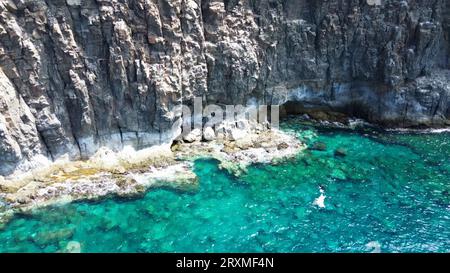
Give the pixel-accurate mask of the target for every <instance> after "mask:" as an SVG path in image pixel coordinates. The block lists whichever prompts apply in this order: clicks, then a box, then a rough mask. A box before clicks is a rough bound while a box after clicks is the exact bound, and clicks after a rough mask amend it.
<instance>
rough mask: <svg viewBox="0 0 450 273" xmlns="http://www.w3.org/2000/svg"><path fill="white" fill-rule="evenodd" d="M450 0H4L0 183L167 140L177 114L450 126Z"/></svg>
mask: <svg viewBox="0 0 450 273" xmlns="http://www.w3.org/2000/svg"><path fill="white" fill-rule="evenodd" d="M449 36H450V1H448V0H405V1H395V0H222V1H217V0H108V1H107V0H0V94H1V96H0V174H8V173H11V172H12V171H13V170H15V169H17V168H22V169H26V168H29V167H32V166H33V164H36V163H37V161H40V160H43V159H45V158H48V159H56V158H59V157H60V156H62V155H68V156H69V157H70V158H79V157H88V156H90V155H91V154H92V153H94V152H95V151H96V150H97V149H98V147H100V146H109V147H111V148H114V149H120V148H121V147H123V145H128V144H130V145H133V146H135V147H137V148H142V147H146V146H151V145H155V144H160V143H169V142H170V141H171V140H172V139H173V138H175V137H176V136H177V135H178V134H179V133H180V122H181V119H180V116H179V115H178V114H177V113H176V112H175V111H174V109H175V107H176V106H177V105H180V104H181V103H187V104H189V102H190V101H191V100H192V99H193V98H194V97H195V96H201V97H203V98H204V99H205V100H206V101H208V102H213V103H220V104H245V103H247V102H248V101H257V102H259V103H265V104H282V103H285V102H288V101H296V102H299V103H301V104H302V106H306V107H308V106H311V107H314V106H320V107H323V106H326V107H330V108H331V109H335V110H339V111H343V112H346V113H347V114H349V115H354V116H359V117H364V118H367V119H369V120H370V121H373V122H378V123H381V124H387V125H398V126H410V125H420V124H425V125H445V124H448V123H449V118H450V86H449V85H450V80H449V78H450V72H449V71H448V70H446V69H449V68H450V65H449V52H450V43H449Z"/></svg>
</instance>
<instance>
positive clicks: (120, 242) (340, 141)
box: [0, 119, 450, 252]
mask: <svg viewBox="0 0 450 273" xmlns="http://www.w3.org/2000/svg"><path fill="white" fill-rule="evenodd" d="M283 128H284V129H285V130H288V131H292V132H293V133H296V134H297V135H298V137H299V138H300V139H301V140H303V141H305V142H306V143H308V144H309V145H310V146H313V143H315V142H323V143H324V144H325V145H326V150H325V151H316V150H314V151H311V150H308V151H305V152H302V153H301V154H299V155H298V156H297V157H296V158H295V159H290V160H286V161H285V162H283V163H280V164H277V165H257V166H253V167H251V168H249V171H248V173H247V174H245V175H243V176H241V177H240V178H235V177H233V176H230V175H228V174H227V173H226V172H225V171H222V170H220V169H219V168H218V165H217V162H216V161H213V160H198V161H197V162H196V164H195V172H196V173H197V175H198V176H199V178H200V187H199V190H198V191H197V192H194V193H193V192H176V191H171V190H167V189H156V190H151V191H150V192H148V193H147V194H146V195H145V196H144V197H140V198H136V199H131V200H123V199H122V200H118V199H107V200H104V201H101V202H97V203H92V202H77V203H72V204H68V205H63V206H58V207H51V208H46V209H39V210H37V211H35V212H34V213H32V214H28V215H17V216H16V217H15V218H14V219H13V220H12V221H11V222H9V223H8V224H7V225H6V227H5V228H4V229H3V230H0V252H58V251H67V245H68V243H69V242H70V244H69V248H71V247H72V250H73V246H76V247H75V249H77V246H78V244H77V243H74V241H75V242H78V243H79V244H80V245H81V251H82V252H370V251H373V250H377V248H378V247H380V250H381V251H382V252H449V251H450V134H449V133H440V134H417V133H416V134H408V133H394V132H389V133H388V132H379V131H375V130H372V129H365V130H360V131H351V130H336V129H325V128H319V127H314V126H307V125H302V124H300V123H299V122H298V121H297V120H296V119H291V120H288V121H286V122H285V123H283ZM319 146H320V147H321V149H322V150H323V149H324V148H325V147H324V145H323V144H321V145H319ZM316 147H317V145H316ZM336 150H339V153H338V155H335V151H336ZM343 154H346V156H344V155H343ZM320 188H321V189H322V190H323V193H322V194H323V196H325V200H324V203H323V205H324V206H325V207H324V208H321V207H320V206H318V204H320V202H315V200H316V199H317V198H318V197H319V196H320V195H321V192H320ZM323 196H322V198H323Z"/></svg>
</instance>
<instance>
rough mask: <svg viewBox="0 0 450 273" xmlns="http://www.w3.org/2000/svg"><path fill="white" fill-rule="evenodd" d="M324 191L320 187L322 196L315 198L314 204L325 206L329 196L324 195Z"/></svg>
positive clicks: (320, 206)
mask: <svg viewBox="0 0 450 273" xmlns="http://www.w3.org/2000/svg"><path fill="white" fill-rule="evenodd" d="M324 193H325V191H324V190H323V189H322V188H320V196H319V197H317V198H316V199H315V200H314V202H313V205H316V206H318V207H319V208H325V198H327V196H326V195H324Z"/></svg>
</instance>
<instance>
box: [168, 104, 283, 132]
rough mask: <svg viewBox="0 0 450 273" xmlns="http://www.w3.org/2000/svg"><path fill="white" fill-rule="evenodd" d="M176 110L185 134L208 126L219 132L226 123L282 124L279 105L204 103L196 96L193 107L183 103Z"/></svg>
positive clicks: (268, 125) (270, 127)
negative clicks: (180, 117)
mask: <svg viewBox="0 0 450 273" xmlns="http://www.w3.org/2000/svg"><path fill="white" fill-rule="evenodd" d="M175 112H176V115H177V116H182V120H183V124H182V130H183V135H186V134H189V133H190V132H191V131H192V130H195V129H198V130H200V131H203V130H204V129H205V128H208V127H209V128H212V129H213V130H214V131H215V133H216V134H217V133H220V132H221V131H222V130H224V125H230V127H234V126H235V127H239V123H245V124H249V125H250V126H255V125H260V126H263V127H265V128H269V129H278V128H279V124H280V106H279V105H265V104H257V103H252V104H250V105H245V106H244V105H217V104H206V105H203V100H202V98H200V97H196V98H194V99H193V103H192V104H191V107H189V106H187V105H184V104H182V105H179V106H178V107H176V109H175Z"/></svg>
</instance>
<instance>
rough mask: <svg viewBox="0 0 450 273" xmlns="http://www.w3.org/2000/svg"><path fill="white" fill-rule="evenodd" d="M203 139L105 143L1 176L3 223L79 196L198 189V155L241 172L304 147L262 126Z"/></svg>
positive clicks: (232, 171)
mask: <svg viewBox="0 0 450 273" xmlns="http://www.w3.org/2000/svg"><path fill="white" fill-rule="evenodd" d="M235 130H237V129H235ZM200 140H201V139H197V140H195V141H192V142H189V143H188V142H183V141H180V142H177V144H176V145H174V146H172V147H171V146H170V145H161V146H154V147H151V148H147V149H143V150H139V151H135V150H134V149H133V148H132V147H131V146H129V147H127V148H126V149H124V150H122V151H121V152H113V151H111V150H110V149H108V148H102V149H100V150H99V151H98V152H97V153H96V154H95V155H94V156H92V157H91V158H90V159H89V160H86V161H65V162H55V163H52V164H50V165H49V166H47V167H42V168H39V169H36V170H34V171H32V172H28V173H24V174H22V175H19V176H17V177H9V178H8V179H6V180H5V179H3V178H0V202H1V203H0V225H1V223H2V222H3V223H6V222H7V221H8V219H10V217H12V216H13V215H14V213H16V212H22V213H27V212H29V211H31V210H33V209H35V208H39V207H42V206H48V205H54V204H58V203H66V202H71V201H75V200H93V199H98V198H104V197H105V196H111V195H115V196H120V197H128V196H136V195H140V194H143V193H145V192H146V191H147V190H148V189H149V188H155V187H169V188H174V189H179V190H183V191H195V190H197V188H198V180H197V176H196V174H195V173H194V172H193V164H194V161H195V160H196V159H199V158H214V159H217V160H218V161H220V167H221V168H223V169H224V170H226V171H228V172H229V173H230V175H235V176H240V175H242V174H243V173H244V172H246V169H247V167H248V166H249V165H251V164H255V163H274V162H276V161H280V160H283V159H287V158H289V157H293V156H295V155H297V154H298V153H299V152H301V151H302V150H303V149H305V146H304V145H303V144H302V143H301V142H300V141H299V140H298V139H297V138H296V136H294V135H291V134H286V133H283V132H281V131H279V130H268V129H267V128H263V127H262V126H258V127H251V128H250V127H247V128H246V129H242V130H240V132H239V137H238V138H234V139H230V138H229V137H226V138H216V137H214V139H212V140H210V141H200Z"/></svg>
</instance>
